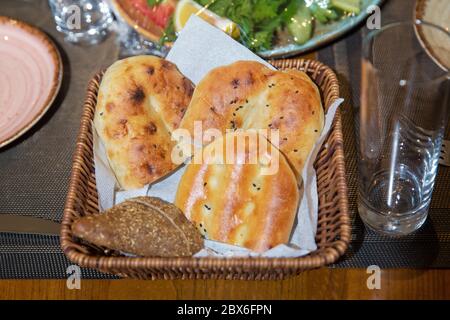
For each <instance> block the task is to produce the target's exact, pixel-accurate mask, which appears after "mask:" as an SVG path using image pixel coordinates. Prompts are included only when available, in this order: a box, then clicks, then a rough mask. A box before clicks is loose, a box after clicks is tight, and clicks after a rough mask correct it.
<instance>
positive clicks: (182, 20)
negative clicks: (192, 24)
mask: <svg viewBox="0 0 450 320" xmlns="http://www.w3.org/2000/svg"><path fill="white" fill-rule="evenodd" d="M193 14H195V15H197V16H199V17H200V18H202V19H203V20H205V21H206V22H208V23H210V24H212V25H213V26H216V27H217V28H219V29H221V30H222V31H224V32H225V33H227V34H229V35H230V36H231V37H233V38H234V39H237V38H239V36H240V31H239V27H238V25H237V24H236V23H234V22H233V21H231V20H230V19H227V18H223V17H220V16H218V15H217V14H215V13H214V12H212V11H210V10H208V9H207V8H206V7H203V6H201V5H199V4H198V3H197V2H195V1H193V0H181V1H180V2H178V4H177V7H176V9H175V15H174V23H175V30H176V31H177V32H180V31H181V29H183V27H184V26H185V25H186V23H187V21H188V20H189V18H190V17H191V15H193Z"/></svg>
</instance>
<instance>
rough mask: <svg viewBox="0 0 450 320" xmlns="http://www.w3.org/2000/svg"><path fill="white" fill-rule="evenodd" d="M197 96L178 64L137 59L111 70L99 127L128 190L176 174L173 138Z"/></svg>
mask: <svg viewBox="0 0 450 320" xmlns="http://www.w3.org/2000/svg"><path fill="white" fill-rule="evenodd" d="M193 90H194V88H193V85H192V83H191V82H190V81H189V80H188V79H187V78H186V77H184V76H183V75H182V74H181V73H180V72H179V71H178V69H177V67H176V66H175V65H174V64H172V63H170V62H168V61H166V60H163V59H160V58H157V57H153V56H137V57H132V58H128V59H124V60H121V61H118V62H116V63H114V64H113V65H112V66H111V67H110V68H108V70H107V71H106V73H105V75H104V77H103V80H102V83H101V85H100V89H99V95H98V102H97V107H96V110H95V117H94V124H95V127H96V129H97V132H98V134H99V136H100V138H101V140H102V141H103V143H104V145H105V147H106V150H107V153H108V159H109V161H110V164H111V167H112V169H113V171H114V173H115V174H116V177H117V179H118V181H119V184H120V186H121V187H122V188H123V189H134V188H139V187H143V186H144V185H146V184H148V183H151V182H153V181H155V180H157V179H159V178H160V177H162V176H164V175H166V174H167V173H169V172H170V171H172V170H173V169H175V167H176V165H174V164H173V163H172V161H171V157H170V152H171V150H172V148H173V142H172V141H171V132H172V131H173V130H174V129H176V128H178V126H179V124H180V121H181V119H182V117H183V115H184V113H185V111H186V108H187V106H188V105H189V102H190V99H191V96H192V93H193Z"/></svg>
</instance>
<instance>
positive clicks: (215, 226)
mask: <svg viewBox="0 0 450 320" xmlns="http://www.w3.org/2000/svg"><path fill="white" fill-rule="evenodd" d="M245 134H246V133H245V132H243V131H237V132H235V133H228V134H226V135H225V136H224V137H222V138H219V139H216V140H215V141H214V142H212V143H210V144H209V145H207V146H206V147H205V148H204V149H203V150H201V151H200V152H201V153H202V157H203V160H202V161H201V163H200V161H198V164H196V163H195V162H191V163H190V164H189V165H188V166H187V168H186V170H185V172H184V174H183V177H182V178H181V180H180V183H179V185H178V191H177V194H176V199H175V205H176V206H178V207H179V208H180V209H181V210H182V211H183V212H184V214H185V215H186V216H187V217H188V219H189V220H191V221H193V222H194V223H195V225H196V226H197V228H198V229H199V230H200V232H201V233H202V234H203V235H204V236H205V237H207V238H208V239H211V240H216V241H220V242H225V243H229V244H233V245H237V246H242V247H246V248H249V249H251V250H254V251H257V252H264V251H266V250H268V249H271V248H273V247H275V246H276V245H278V244H281V243H287V242H288V240H289V237H290V233H291V230H292V226H293V223H294V220H295V216H296V212H297V207H298V203H299V190H298V184H297V180H296V177H295V174H294V172H293V170H292V169H291V167H290V165H289V164H288V162H287V161H286V159H285V157H284V156H283V154H281V153H280V152H279V150H278V149H276V148H275V147H274V146H273V145H271V144H270V143H267V148H264V149H263V150H266V151H267V152H264V153H263V154H264V157H258V158H257V161H256V162H255V161H251V160H252V158H253V155H254V150H252V149H250V148H248V146H249V145H250V143H247V144H245V148H238V142H237V140H236V139H239V138H241V139H242V138H243V135H245ZM263 139H264V140H265V139H266V138H265V137H264V136H262V135H258V140H257V143H258V148H259V149H258V154H260V150H261V141H264V140H263ZM241 141H242V140H241ZM265 141H267V140H265ZM230 145H234V155H235V156H234V162H233V161H227V160H225V161H222V160H223V159H224V158H223V157H221V156H218V154H219V153H220V152H219V151H217V150H221V149H222V150H224V151H223V154H225V152H226V151H225V150H226V148H227V146H230ZM263 158H265V159H263ZM253 159H254V158H253ZM273 162H278V169H277V170H274V171H272V172H270V170H269V171H267V172H266V173H272V174H266V173H265V174H264V175H263V169H264V168H265V169H269V168H270V167H271V166H272V164H273ZM274 168H275V166H274Z"/></svg>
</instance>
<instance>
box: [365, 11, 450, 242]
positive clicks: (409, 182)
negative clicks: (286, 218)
mask: <svg viewBox="0 0 450 320" xmlns="http://www.w3.org/2000/svg"><path fill="white" fill-rule="evenodd" d="M449 58H450V34H449V33H448V32H447V31H446V30H444V29H443V28H440V27H438V26H435V25H432V24H429V23H426V22H422V21H420V20H418V21H415V22H404V23H395V24H391V25H387V26H385V27H383V28H382V29H381V30H376V31H373V32H372V33H370V34H369V35H368V36H367V38H366V39H365V40H364V44H363V59H362V83H361V109H360V118H359V141H358V142H359V146H358V149H359V163H358V165H359V181H358V183H359V186H358V193H359V199H358V211H359V214H360V216H361V219H362V220H363V221H364V223H365V224H366V225H367V226H369V227H370V228H371V229H374V230H375V231H378V232H380V233H384V234H387V235H393V236H396V235H405V234H409V233H411V232H413V231H415V230H417V229H418V228H420V226H421V225H422V224H423V223H424V222H425V220H426V217H427V214H428V208H429V206H430V201H431V194H432V191H433V185H434V181H435V178H436V173H437V168H438V160H439V151H440V148H441V144H442V139H443V134H444V128H445V125H446V124H447V123H448V114H449V108H450V105H449V103H450V100H449V92H450V90H449V88H450V87H449V86H450V75H449V69H448V68H449V60H448V59H449Z"/></svg>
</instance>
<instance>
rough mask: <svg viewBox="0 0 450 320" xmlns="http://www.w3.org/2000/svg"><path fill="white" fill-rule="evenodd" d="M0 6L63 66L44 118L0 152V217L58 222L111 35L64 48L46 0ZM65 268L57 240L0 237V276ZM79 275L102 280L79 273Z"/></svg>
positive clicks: (112, 49) (5, 1)
mask: <svg viewBox="0 0 450 320" xmlns="http://www.w3.org/2000/svg"><path fill="white" fill-rule="evenodd" d="M0 2H1V3H0V15H5V16H9V17H12V18H17V19H20V20H23V21H25V22H28V23H30V24H32V25H34V26H37V27H39V28H41V29H42V30H44V31H45V32H46V33H47V34H48V35H49V36H50V37H51V38H52V39H53V40H54V41H55V43H56V44H57V46H58V48H59V50H60V52H61V55H62V58H63V64H64V77H63V82H62V87H61V90H60V92H59V95H58V97H57V99H56V101H55V103H54V104H53V105H52V107H51V108H50V110H49V111H48V112H47V114H46V115H45V116H44V118H43V119H41V120H40V121H39V122H38V123H37V125H36V126H34V127H33V128H32V129H31V130H30V131H29V132H28V133H26V134H25V135H24V136H22V137H21V138H19V140H17V141H16V142H14V143H12V144H11V145H9V146H7V147H5V148H2V149H0V214H1V213H10V214H22V215H33V216H37V217H42V218H47V219H52V220H56V221H59V220H60V219H61V217H62V212H63V208H64V201H65V195H66V193H67V185H68V181H69V176H70V169H71V163H72V154H73V150H74V147H75V140H76V136H77V134H78V128H79V126H80V117H81V111H82V105H83V100H84V96H85V90H86V87H87V83H88V81H89V79H90V78H91V77H92V76H93V75H94V74H95V73H96V71H98V70H99V69H101V68H104V67H107V66H108V65H110V64H111V63H112V62H113V61H114V60H115V59H116V57H117V55H118V52H117V47H116V44H115V39H114V37H113V36H111V37H109V38H108V39H107V40H106V41H105V42H104V43H102V44H101V45H99V46H94V47H79V46H74V45H70V44H67V43H65V42H64V41H63V37H62V36H61V34H59V33H58V32H57V31H56V29H55V24H54V22H53V18H52V16H51V12H50V9H49V7H48V1H46V0H34V1H24V0H1V1H0ZM0 72H1V71H0ZM0 90H1V88H0ZM70 264H71V263H70V262H69V261H68V260H67V259H66V258H65V256H64V255H63V253H62V252H61V249H60V246H59V238H58V237H42V236H35V235H14V234H1V233H0V278H65V277H67V274H66V269H67V267H68V266H69V265H70ZM82 277H86V278H88V277H91V278H105V277H106V276H105V275H103V274H101V273H100V272H97V271H93V270H87V269H83V271H82Z"/></svg>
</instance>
